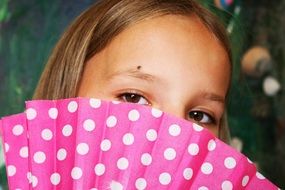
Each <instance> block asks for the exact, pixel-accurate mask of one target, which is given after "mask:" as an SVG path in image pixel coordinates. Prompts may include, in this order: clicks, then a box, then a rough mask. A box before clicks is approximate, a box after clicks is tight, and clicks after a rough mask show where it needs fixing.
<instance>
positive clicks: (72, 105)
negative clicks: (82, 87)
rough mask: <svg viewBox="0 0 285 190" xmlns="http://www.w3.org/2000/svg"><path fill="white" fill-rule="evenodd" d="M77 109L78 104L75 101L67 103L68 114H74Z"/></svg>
mask: <svg viewBox="0 0 285 190" xmlns="http://www.w3.org/2000/svg"><path fill="white" fill-rule="evenodd" d="M77 108H78V104H77V102H76V101H71V102H69V103H68V106H67V109H68V111H69V112H70V113H74V112H76V110H77Z"/></svg>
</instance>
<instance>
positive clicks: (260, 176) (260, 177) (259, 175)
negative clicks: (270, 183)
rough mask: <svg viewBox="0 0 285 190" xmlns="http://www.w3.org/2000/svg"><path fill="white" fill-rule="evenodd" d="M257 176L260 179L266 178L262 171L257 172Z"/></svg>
mask: <svg viewBox="0 0 285 190" xmlns="http://www.w3.org/2000/svg"><path fill="white" fill-rule="evenodd" d="M256 177H257V178H258V179H261V180H262V179H265V177H264V176H263V175H262V174H261V173H259V172H256Z"/></svg>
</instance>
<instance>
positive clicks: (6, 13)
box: [0, 0, 285, 190]
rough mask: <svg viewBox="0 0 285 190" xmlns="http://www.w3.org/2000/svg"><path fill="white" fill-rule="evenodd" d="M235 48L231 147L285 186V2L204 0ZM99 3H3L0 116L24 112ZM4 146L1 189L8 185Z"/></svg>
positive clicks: (0, 11)
mask: <svg viewBox="0 0 285 190" xmlns="http://www.w3.org/2000/svg"><path fill="white" fill-rule="evenodd" d="M200 1H201V2H202V3H203V4H204V5H205V6H206V7H208V8H209V9H210V10H212V11H213V12H215V13H216V14H217V15H218V16H219V17H220V18H221V20H222V21H223V22H224V23H225V25H226V26H227V30H228V32H229V35H230V37H231V42H232V49H233V54H234V56H233V62H234V71H233V80H232V88H231V92H230V96H229V102H228V108H227V112H228V120H229V126H230V130H231V134H232V143H231V144H232V146H234V147H235V148H236V149H238V150H239V151H241V152H243V153H244V154H246V155H247V156H248V157H249V158H250V159H251V160H252V161H254V162H255V164H256V166H257V167H258V168H259V170H260V171H261V173H263V174H264V176H266V177H267V178H268V179H270V180H271V181H272V182H274V183H275V184H277V185H278V186H279V187H281V188H285V94H284V86H285V11H284V10H285V1H284V0H274V1H268V0H200ZM93 3H94V0H93V1H92V0H0V116H4V115H9V114H13V113H17V112H22V111H23V107H24V101H25V100H29V99H31V97H32V94H33V91H34V89H35V86H36V84H37V82H38V79H39V77H40V74H41V72H42V70H43V68H44V64H45V62H46V60H47V58H48V56H49V54H50V52H51V50H52V48H53V46H54V45H55V43H56V41H57V40H58V39H59V37H60V35H61V33H62V32H63V31H64V29H65V27H66V26H67V25H68V24H69V23H70V22H71V21H72V20H73V19H74V18H75V17H76V16H77V15H78V14H80V12H82V10H84V9H85V8H86V7H88V6H90V5H91V4H93ZM2 151H3V150H2V149H1V148H0V155H1V156H0V190H2V189H7V184H6V180H7V179H6V173H5V168H4V163H3V155H2Z"/></svg>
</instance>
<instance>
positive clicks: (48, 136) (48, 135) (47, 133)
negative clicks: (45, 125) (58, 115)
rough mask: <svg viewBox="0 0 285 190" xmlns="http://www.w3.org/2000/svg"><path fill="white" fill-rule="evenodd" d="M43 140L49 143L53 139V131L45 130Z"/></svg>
mask: <svg viewBox="0 0 285 190" xmlns="http://www.w3.org/2000/svg"><path fill="white" fill-rule="evenodd" d="M41 135H42V138H43V139H44V140H46V141H49V140H51V139H52V136H53V135H52V131H51V130H50V129H44V130H42V134H41Z"/></svg>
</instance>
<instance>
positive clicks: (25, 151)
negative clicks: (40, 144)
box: [19, 146, 29, 158]
mask: <svg viewBox="0 0 285 190" xmlns="http://www.w3.org/2000/svg"><path fill="white" fill-rule="evenodd" d="M19 155H20V156H21V157H22V158H28V156H29V149H28V147H27V146H23V147H22V148H21V149H20V151H19Z"/></svg>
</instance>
